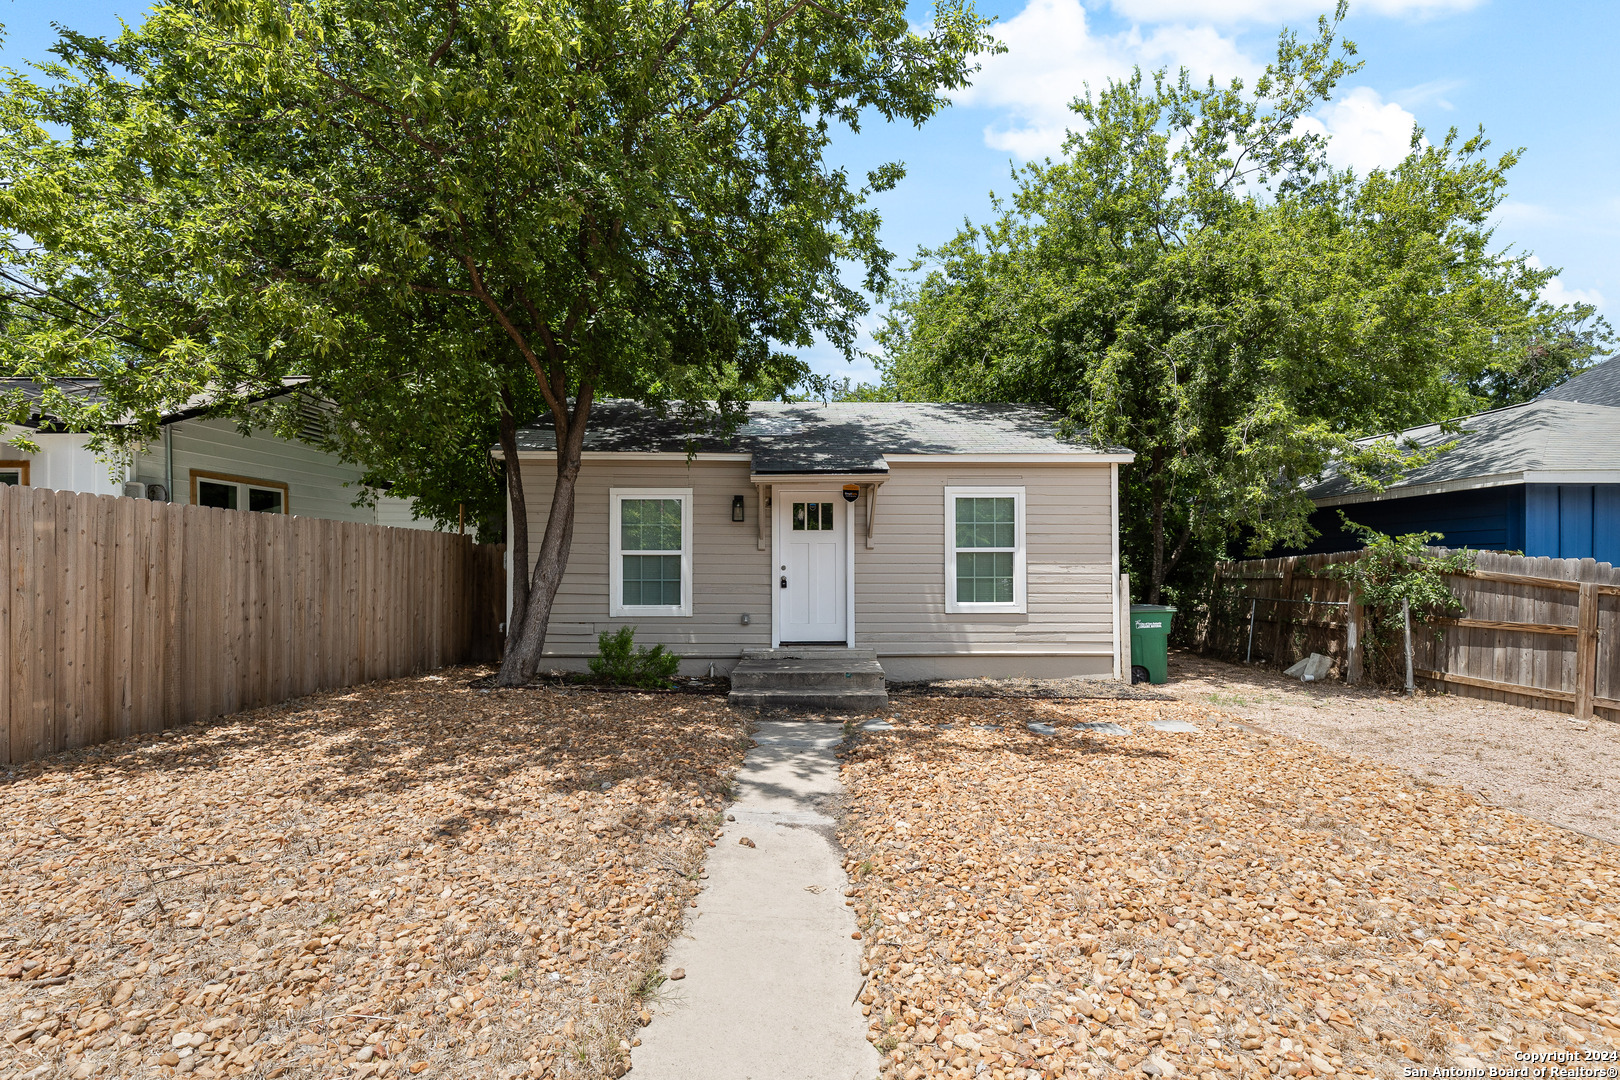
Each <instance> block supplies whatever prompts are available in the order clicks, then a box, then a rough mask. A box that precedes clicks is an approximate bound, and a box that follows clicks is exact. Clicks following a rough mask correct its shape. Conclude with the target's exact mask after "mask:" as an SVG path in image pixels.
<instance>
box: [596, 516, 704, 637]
mask: <svg viewBox="0 0 1620 1080" xmlns="http://www.w3.org/2000/svg"><path fill="white" fill-rule="evenodd" d="M690 499H691V494H690V493H689V492H687V491H684V490H683V491H670V492H663V491H622V490H615V491H613V492H612V493H611V500H612V506H613V519H612V525H611V528H612V529H613V536H612V539H613V545H612V546H613V552H612V558H613V563H612V580H611V581H610V583H609V587H610V588H611V589H612V603H611V605H610V607H611V612H610V613H611V614H613V615H627V616H641V615H687V614H690V611H689V610H687V608H688V605H689V604H690V599H689V597H690V596H691V582H689V581H687V580H686V578H687V576H688V575H690V574H691V572H692V571H691V537H690V536H689V535H688V533H689V532H690V531H691V515H690V509H689V505H688V504H689V502H690Z"/></svg>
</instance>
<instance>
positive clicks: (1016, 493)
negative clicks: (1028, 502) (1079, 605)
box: [945, 487, 1025, 612]
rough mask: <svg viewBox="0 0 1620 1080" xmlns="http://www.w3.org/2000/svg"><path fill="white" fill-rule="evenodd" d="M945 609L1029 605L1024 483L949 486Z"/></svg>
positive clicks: (1003, 609)
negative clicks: (1000, 485) (971, 486)
mask: <svg viewBox="0 0 1620 1080" xmlns="http://www.w3.org/2000/svg"><path fill="white" fill-rule="evenodd" d="M945 610H946V611H953V612H1021V611H1024V610H1025V598H1024V489H1023V488H951V487H948V488H946V489H945Z"/></svg>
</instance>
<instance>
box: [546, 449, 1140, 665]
mask: <svg viewBox="0 0 1620 1080" xmlns="http://www.w3.org/2000/svg"><path fill="white" fill-rule="evenodd" d="M523 464H524V469H525V478H526V479H525V488H526V491H527V492H528V506H529V521H530V525H529V528H530V534H529V535H530V549H531V560H532V559H533V558H534V557H535V553H537V552H538V550H539V547H540V538H541V535H542V534H543V532H544V530H545V522H546V518H547V514H548V511H549V506H550V500H551V487H552V485H551V475H552V474H551V460H550V456H549V455H545V456H543V457H530V456H528V455H525V457H524V460H523ZM947 485H950V486H1018V487H1023V488H1024V489H1025V534H1026V539H1025V544H1026V554H1027V575H1028V576H1027V581H1028V592H1027V608H1028V611H1027V613H1019V614H994V615H986V614H948V613H947V612H946V610H945V490H944V489H945V487H946V486H947ZM611 488H691V489H692V494H693V507H692V523H693V528H692V531H693V534H694V535H693V537H692V541H691V542H692V545H693V547H692V555H693V559H692V562H693V575H692V576H693V585H694V588H693V601H692V612H693V613H692V615H691V616H690V617H657V618H649V617H640V618H634V619H613V618H610V617H609V616H608V588H609V585H608V582H609V575H608V562H607V560H608V527H609V522H608V513H609V495H608V493H609V490H610V489H611ZM734 495H743V496H745V497H746V507H747V510H746V521H745V522H744V523H742V524H736V523H734V522H732V521H731V500H732V497H733V496H734ZM855 509H856V522H855V531H854V544H855V644H856V645H857V646H858V647H863V648H872V649H875V650H876V651H877V653H878V656H879V658H880V660H882V661H883V662H884V666H885V668H886V669H890V670H892V672H893V674H894V675H895V677H897V678H922V677H943V676H953V675H971V674H1020V673H1027V674H1031V675H1061V674H1085V675H1098V674H1104V675H1106V674H1109V673H1110V672H1111V671H1112V665H1113V649H1114V625H1115V621H1114V587H1115V581H1116V576H1115V575H1116V571H1115V568H1114V566H1113V561H1112V560H1113V534H1112V530H1113V521H1112V502H1111V491H1110V468H1109V466H1108V465H1106V464H1075V465H1021V466H1018V467H1016V468H1008V467H997V466H979V465H972V464H964V463H960V462H957V463H943V464H938V465H936V464H932V463H916V462H894V463H892V464H891V471H890V474H889V477H888V479H887V481H886V482H885V483H884V484H883V486H882V487H881V488H880V489H879V493H878V500H877V527H876V530H875V546H874V547H871V548H869V547H867V545H866V501H865V498H864V497H863V498H862V500H861V501H860V502H858V503H857V504H856V507H855ZM758 512H759V506H758V500H757V497H756V494H755V489H754V486H753V485H752V484H751V483H750V482H749V464H748V463H747V462H745V461H704V460H697V461H694V462H692V463H691V464H690V465H688V463H687V462H686V461H684V460H669V461H655V460H645V459H644V460H626V461H604V460H602V459H599V458H587V459H586V461H585V462H584V464H583V465H582V466H581V469H580V476H579V486H578V489H577V502H576V509H575V526H574V544H573V551H572V553H571V555H570V557H569V561H568V569H567V571H566V573H565V574H564V576H563V581H562V585H561V587H560V588H559V590H558V594H557V601H556V607H555V608H554V610H553V613H552V618H551V626H550V633H549V634H548V636H547V640H546V655H548V656H555V657H557V658H559V661H563V660H564V658H568V659H572V660H573V661H574V662H573V663H567V662H563V663H562V664H561V665H560V666H565V667H578V666H580V662H579V661H580V658H583V657H588V656H592V655H595V653H596V635H597V634H598V633H600V632H601V631H604V630H613V629H616V628H617V627H618V626H621V625H625V624H631V625H634V626H636V628H637V629H636V640H637V641H638V642H642V643H645V644H653V643H661V644H663V645H666V646H668V647H669V648H671V649H673V650H674V651H676V652H678V653H680V654H681V655H682V656H683V657H685V658H687V660H688V661H689V663H688V664H687V665H686V667H685V670H688V671H695V670H702V669H703V668H704V667H706V665H707V663H708V662H710V661H715V662H716V666H717V667H718V668H719V669H720V670H722V671H724V670H729V667H730V661H733V660H735V659H736V658H737V657H738V655H739V654H740V653H741V651H742V650H743V649H744V648H760V647H767V646H769V645H770V643H771V600H772V595H771V587H772V585H773V583H774V579H773V575H772V567H771V563H770V560H771V535H770V529H769V521H768V520H767V523H766V529H765V534H764V535H765V549H764V550H763V551H762V550H760V549H759V547H758V544H757V538H758V536H759V529H758V521H757V520H756V518H757V515H758ZM531 567H532V561H531ZM744 612H746V613H748V614H750V615H751V616H752V622H751V624H750V625H749V626H743V625H741V620H740V616H741V615H742V614H743V613H744ZM691 661H697V663H692V662H691Z"/></svg>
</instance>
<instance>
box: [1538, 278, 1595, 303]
mask: <svg viewBox="0 0 1620 1080" xmlns="http://www.w3.org/2000/svg"><path fill="white" fill-rule="evenodd" d="M1541 298H1542V299H1543V300H1545V301H1547V303H1549V304H1552V305H1554V306H1555V307H1563V306H1564V305H1565V304H1591V305H1592V306H1593V307H1595V308H1597V309H1598V310H1599V311H1602V310H1603V294H1602V293H1600V292H1598V291H1597V290H1596V289H1571V288H1567V287H1566V286H1565V285H1564V279H1563V278H1553V279H1552V280H1551V281H1549V282H1547V287H1546V288H1545V289H1542V290H1541Z"/></svg>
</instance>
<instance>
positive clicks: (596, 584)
mask: <svg viewBox="0 0 1620 1080" xmlns="http://www.w3.org/2000/svg"><path fill="white" fill-rule="evenodd" d="M523 470H524V490H525V491H526V492H527V494H528V509H529V553H530V567H531V569H532V567H533V560H534V559H535V558H537V557H538V554H539V550H540V540H541V537H542V536H543V535H544V533H545V528H546V520H547V518H548V517H549V516H550V510H551V494H552V481H551V477H552V475H553V472H552V464H551V458H550V456H549V455H546V456H544V457H529V456H527V455H525V456H524V458H523ZM612 488H691V489H692V533H693V536H692V538H691V543H692V614H691V615H690V616H635V617H631V618H621V619H615V618H610V617H609V616H608V539H609V537H608V526H609V523H608V511H609V507H608V492H609V490H610V489H612ZM734 495H743V496H746V507H747V509H746V511H745V517H746V520H745V521H744V522H743V523H742V524H738V523H737V522H734V521H732V520H731V499H732V496H734ZM758 515H759V506H758V502H757V499H756V497H755V493H754V485H753V484H751V483H749V482H748V462H746V461H716V462H705V461H697V462H693V463H692V465H691V467H690V469H689V468H688V467H687V463H686V462H685V460H681V459H677V460H669V461H626V462H604V461H600V460H594V459H593V460H587V461H586V462H585V463H584V465H583V466H582V467H581V468H580V472H579V483H578V486H577V487H576V488H575V495H574V546H573V550H572V552H571V553H570V554H569V557H568V569H567V571H566V572H565V573H564V574H563V580H562V585H561V586H560V587H559V588H558V590H557V600H556V604H555V606H554V607H553V608H552V612H551V625H550V629H549V632H548V633H547V635H546V650H545V654H546V655H547V656H558V657H584V656H595V655H596V636H597V634H599V633H601V632H602V631H604V630H607V631H612V630H617V629H618V628H619V627H620V626H634V627H635V628H636V642H637V644H642V645H655V644H659V645H665V646H667V647H668V648H670V649H671V650H673V651H675V652H677V653H679V654H680V655H681V656H683V657H686V658H688V659H689V660H699V661H708V660H720V661H727V663H724V664H721V665H720V667H721V669H722V670H729V667H730V664H729V661H734V660H736V659H737V658H738V656H739V655H740V653H741V652H742V650H743V649H744V648H768V647H769V646H770V644H771V590H770V561H771V551H770V529H769V527H767V528H766V531H765V550H764V551H761V550H759V547H758V539H757V538H758V536H759V531H758ZM745 613H746V614H748V615H749V616H750V618H751V620H752V621H751V622H750V624H749V625H748V626H743V625H742V616H743V614H745ZM689 666H690V665H689ZM703 666H704V665H703V664H698V665H697V667H699V668H701V667H703Z"/></svg>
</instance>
